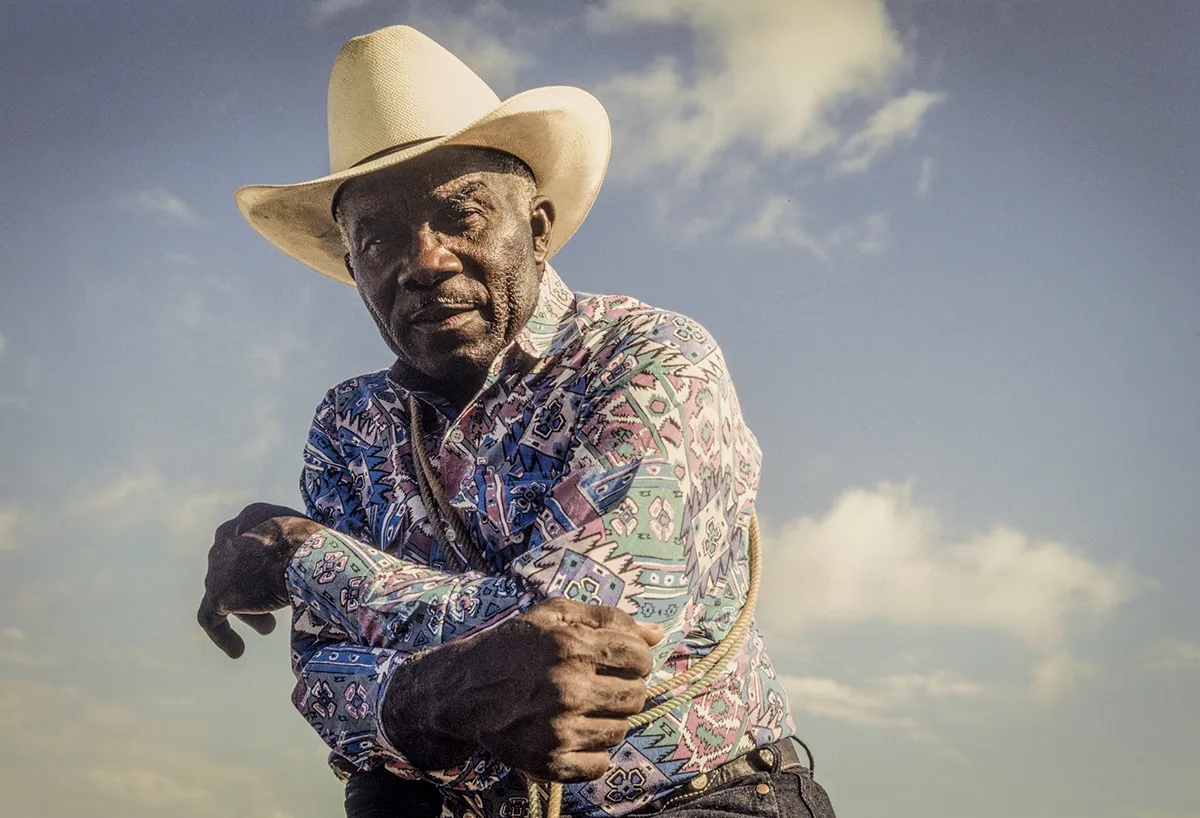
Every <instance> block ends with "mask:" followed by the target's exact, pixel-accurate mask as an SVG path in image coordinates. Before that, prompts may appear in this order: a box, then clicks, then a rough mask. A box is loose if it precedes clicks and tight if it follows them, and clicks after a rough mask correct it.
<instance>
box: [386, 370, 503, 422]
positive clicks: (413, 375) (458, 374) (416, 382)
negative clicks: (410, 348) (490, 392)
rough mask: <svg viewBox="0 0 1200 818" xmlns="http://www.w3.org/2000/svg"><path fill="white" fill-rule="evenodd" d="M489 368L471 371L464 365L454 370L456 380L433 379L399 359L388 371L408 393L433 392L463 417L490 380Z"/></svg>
mask: <svg viewBox="0 0 1200 818" xmlns="http://www.w3.org/2000/svg"><path fill="white" fill-rule="evenodd" d="M487 373H488V370H487V367H472V366H469V365H466V364H462V365H460V366H458V367H455V372H454V377H453V378H434V377H431V376H430V375H427V374H425V373H424V372H421V371H420V370H418V369H416V368H415V367H412V366H410V365H409V364H407V363H406V362H405V361H404V360H403V359H401V358H397V359H396V362H395V363H394V364H392V366H391V369H390V370H388V375H389V376H390V377H391V378H392V380H394V381H395V382H396V383H398V384H401V385H402V386H404V387H405V388H406V389H413V390H416V391H418V392H431V393H433V394H434V395H437V396H438V397H440V398H442V399H443V400H445V401H446V402H447V403H448V404H450V405H451V406H452V407H453V408H454V411H455V412H457V413H458V414H461V413H462V411H463V409H465V408H466V407H467V404H468V403H470V402H471V399H472V398H474V397H475V396H476V395H477V394H478V393H479V390H480V389H482V388H483V384H484V382H485V381H486V380H487Z"/></svg>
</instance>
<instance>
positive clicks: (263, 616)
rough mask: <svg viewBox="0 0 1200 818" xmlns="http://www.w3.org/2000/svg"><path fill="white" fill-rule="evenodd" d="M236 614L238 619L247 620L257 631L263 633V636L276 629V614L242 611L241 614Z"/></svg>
mask: <svg viewBox="0 0 1200 818" xmlns="http://www.w3.org/2000/svg"><path fill="white" fill-rule="evenodd" d="M234 616H236V617H237V618H238V619H240V620H242V621H243V622H245V623H246V624H247V625H249V626H250V627H252V628H254V630H255V631H257V632H258V633H260V634H262V635H263V636H266V635H267V634H269V633H271V632H272V631H274V630H275V615H274V614H269V613H257V614H249V613H240V614H234Z"/></svg>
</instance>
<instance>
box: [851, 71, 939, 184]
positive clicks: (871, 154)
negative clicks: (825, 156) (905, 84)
mask: <svg viewBox="0 0 1200 818" xmlns="http://www.w3.org/2000/svg"><path fill="white" fill-rule="evenodd" d="M945 100H946V97H945V96H944V95H942V94H935V93H933V92H931V91H909V92H908V93H907V94H905V95H904V96H901V97H897V98H895V99H892V100H889V101H888V103H887V104H886V105H884V106H883V107H882V108H880V109H879V110H878V111H876V112H875V113H874V114H873V115H872V116H871V118H870V119H869V120H867V124H866V125H865V126H864V127H863V128H862V130H860V131H859V132H858V133H856V134H854V135H853V136H852V137H850V139H849V140H847V141H846V142H845V144H843V145H842V146H841V147H840V148H839V149H838V154H839V155H840V159H839V160H838V164H837V169H838V170H839V171H841V172H842V173H862V172H863V171H865V170H867V169H868V168H869V167H871V163H872V162H874V161H875V158H876V157H877V156H879V155H880V154H881V153H883V152H884V151H885V150H887V149H888V148H890V147H891V146H892V145H894V144H895V143H896V142H898V141H899V140H901V139H912V138H913V137H914V136H916V135H917V132H918V131H919V130H920V129H921V123H922V122H924V120H925V115H926V114H927V113H928V112H929V109H930V108H932V107H933V106H935V105H938V104H940V103H942V102H944V101H945Z"/></svg>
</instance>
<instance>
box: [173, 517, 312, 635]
mask: <svg viewBox="0 0 1200 818" xmlns="http://www.w3.org/2000/svg"><path fill="white" fill-rule="evenodd" d="M320 529H321V525H320V524H319V523H316V522H313V521H312V520H310V519H308V518H307V517H305V516H304V515H302V514H301V513H300V512H298V511H293V510H292V509H290V508H287V507H285V506H275V505H271V504H269V503H253V504H251V505H248V506H246V507H245V508H244V509H242V512H241V513H240V514H238V516H236V517H234V518H233V519H232V520H227V521H226V522H224V523H222V524H221V525H220V526H219V527H218V528H217V533H216V536H215V537H214V538H213V546H212V548H211V549H209V552H208V574H207V575H206V576H205V577H204V598H203V599H201V600H200V610H199V611H198V612H197V613H196V619H197V621H198V622H199V623H200V627H202V628H204V631H205V632H206V633H207V634H208V637H209V639H212V640H213V642H215V643H216V645H217V647H219V648H220V649H221V650H223V651H225V653H226V654H228V655H229V657H230V658H232V659H236V658H238V657H239V656H241V655H242V652H243V651H244V650H245V649H246V644H245V642H243V641H242V637H240V636H238V635H237V633H236V632H235V631H234V630H233V628H232V627H231V626H230V624H229V615H230V614H233V615H235V616H237V617H238V618H239V619H241V620H242V621H243V622H245V623H246V624H247V625H249V626H250V627H252V628H254V630H256V631H258V632H259V633H261V634H264V635H265V634H268V633H270V632H271V631H273V630H274V629H275V617H274V616H272V615H271V613H270V612H271V611H275V610H278V609H280V608H286V607H287V605H288V597H287V587H286V585H285V583H284V572H285V570H286V569H287V565H288V562H289V561H290V560H291V558H292V555H294V554H295V553H296V551H297V549H299V548H300V546H301V545H303V544H304V541H305V540H307V539H308V538H309V537H310V536H312V534H313V533H315V532H316V531H319V530H320Z"/></svg>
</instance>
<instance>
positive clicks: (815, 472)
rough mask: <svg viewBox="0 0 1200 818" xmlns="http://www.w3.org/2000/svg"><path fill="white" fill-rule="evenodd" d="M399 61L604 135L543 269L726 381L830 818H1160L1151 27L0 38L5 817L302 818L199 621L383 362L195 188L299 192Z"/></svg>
mask: <svg viewBox="0 0 1200 818" xmlns="http://www.w3.org/2000/svg"><path fill="white" fill-rule="evenodd" d="M394 23H407V24H410V25H414V26H416V27H417V28H419V29H421V30H422V31H424V32H426V33H427V34H429V35H430V36H433V37H434V38H435V39H437V40H438V41H439V42H442V43H443V44H444V45H446V46H447V47H448V48H450V49H451V50H452V51H454V52H455V53H456V54H458V55H459V56H460V57H461V58H462V59H463V60H464V61H465V62H466V63H467V64H468V65H470V66H471V67H472V68H474V69H475V70H476V71H477V72H478V73H479V74H480V75H481V76H482V77H483V78H484V79H485V80H487V81H488V82H489V83H490V84H491V85H492V86H493V88H495V89H496V91H497V93H499V94H500V96H501V97H505V96H508V95H511V94H513V93H516V92H517V91H520V90H524V89H527V88H532V87H537V86H542V85H576V86H580V87H582V88H585V89H587V90H589V91H590V92H591V93H593V94H595V95H596V96H597V97H598V98H599V99H600V100H601V102H602V103H603V104H604V105H605V107H606V108H607V110H608V112H609V115H610V117H611V119H612V122H613V133H614V142H613V158H612V164H611V167H610V169H609V174H608V177H607V179H606V182H605V185H604V187H603V189H602V190H601V192H600V196H599V199H598V200H597V202H596V205H595V207H594V209H593V210H592V212H591V214H590V215H589V217H588V219H587V221H586V222H585V224H584V225H583V227H582V229H581V230H580V232H579V233H578V234H577V235H576V236H575V237H574V238H572V240H571V241H570V242H569V244H568V245H567V246H566V247H565V248H564V249H563V251H562V252H561V253H560V254H558V255H557V256H556V257H555V262H554V265H555V268H556V269H557V270H558V272H559V273H560V274H561V275H562V276H563V278H564V279H565V280H566V281H567V282H568V283H569V284H571V286H573V287H574V288H575V289H577V290H579V291H583V292H617V293H628V294H631V295H635V296H637V297H639V298H642V299H643V300H645V301H647V302H649V303H651V304H654V305H656V306H660V307H665V308H669V309H673V310H677V311H679V312H682V313H685V314H688V315H690V316H692V317H694V318H696V319H698V320H699V321H701V322H702V323H703V324H704V325H705V326H706V327H707V328H708V329H709V330H710V332H711V333H712V334H713V335H714V336H715V337H716V338H717V339H718V340H719V342H720V343H721V345H722V347H723V349H724V350H725V354H726V357H727V359H728V362H729V365H730V368H731V371H732V373H733V376H734V380H735V383H736V384H737V388H738V394H739V398H740V401H741V404H742V407H743V409H744V411H745V414H746V417H747V420H748V422H749V424H750V426H751V428H752V429H753V431H754V432H755V434H756V435H757V437H758V439H759V442H760V444H761V445H762V448H763V449H764V452H765V463H764V473H763V481H762V488H761V491H760V494H759V500H758V510H759V513H760V516H761V518H762V520H763V524H764V534H765V537H764V539H765V543H764V544H765V560H766V565H767V576H766V580H765V585H764V590H763V598H762V600H761V602H760V605H761V609H760V612H759V616H758V621H759V624H760V627H761V629H762V630H763V631H764V633H765V636H766V640H767V646H768V649H769V651H770V653H771V656H772V658H773V661H774V663H775V665H776V667H777V669H778V671H779V672H780V673H781V674H782V675H783V676H784V678H785V681H786V685H787V688H788V690H789V693H790V697H791V701H792V708H793V711H794V715H795V720H796V725H797V729H798V732H799V734H800V735H801V736H802V737H803V738H805V739H806V740H807V741H808V742H809V744H810V746H811V747H812V748H813V751H814V753H815V756H816V762H817V769H816V772H817V778H818V780H820V781H822V782H823V783H824V784H825V786H826V787H827V789H828V790H829V791H830V793H831V795H832V797H833V801H834V804H835V806H836V808H837V810H838V814H839V815H840V816H842V818H856V816H882V815H887V816H890V818H938V817H939V816H944V817H945V818H951V817H952V816H953V817H954V818H957V816H962V815H969V816H973V818H1001V816H1005V817H1006V816H1008V815H1011V814H1012V812H1013V811H1014V810H1015V809H1019V810H1020V812H1021V813H1022V814H1024V815H1026V816H1030V818H1043V817H1044V818H1073V816H1081V817H1082V816H1088V818H1200V775H1197V774H1196V771H1197V770H1198V769H1200V746H1198V745H1197V740H1196V738H1195V737H1196V736H1197V735H1200V703H1198V701H1197V696H1196V693H1197V691H1198V690H1200V595H1197V594H1196V593H1195V588H1196V585H1197V580H1198V579H1200V549H1197V547H1196V546H1197V541H1196V532H1197V531H1198V530H1200V503H1198V500H1200V434H1198V432H1200V428H1198V425H1200V424H1198V419H1200V230H1197V224H1198V223H1200V193H1198V191H1200V133H1198V131H1200V106H1198V105H1197V104H1196V103H1197V96H1196V95H1197V90H1196V89H1197V88H1200V35H1198V34H1197V32H1200V4H1196V3H1193V2H1190V0H1175V2H1165V0H1140V2H1137V3H1134V2H1115V0H1113V1H1106V0H1090V1H1089V2H1083V0H1074V1H1072V0H1064V2H1057V3H1046V2H1043V1H1042V0H1011V1H1009V0H994V1H992V0H958V2H949V0H943V1H941V2H939V0H897V2H886V3H885V2H882V0H786V1H785V0H738V2H733V1H732V0H594V2H584V0H521V1H520V2H518V0H504V1H503V2H501V0H443V2H436V3H435V2H431V1H429V0H427V1H426V2H420V0H409V1H408V2H405V1H404V0H291V1H290V2H282V0H261V1H260V2H255V3H245V2H236V0H211V1H210V2H205V3H195V2H190V3H179V2H166V1H165V0H154V2H150V1H149V0H147V1H146V2H132V1H129V0H108V2H103V3H101V2H98V1H97V2H86V1H85V0H77V1H76V2H61V1H60V2H54V1H53V0H46V2H41V3H22V2H14V1H13V0H0V73H2V75H3V76H4V77H5V82H4V83H0V111H2V112H3V116H0V145H3V152H2V153H0V183H2V184H3V187H4V190H5V193H6V195H5V196H4V197H3V199H2V200H0V441H2V444H3V445H2V448H0V458H2V462H3V465H4V468H3V469H0V724H3V725H4V727H3V729H0V815H2V816H6V817H7V816H12V818H109V817H110V816H111V817H115V816H122V817H123V818H124V817H125V816H133V817H136V816H180V818H193V816H195V817H199V816H215V815H221V816H230V817H231V818H238V816H255V818H259V817H261V818H316V816H330V815H336V814H339V813H338V810H339V809H340V803H341V793H340V790H339V787H338V785H337V783H336V781H335V779H334V778H333V776H332V774H331V773H329V771H328V769H327V768H326V766H325V760H324V758H325V752H324V745H323V744H322V743H321V742H320V740H319V739H318V738H317V737H316V736H315V735H314V734H312V732H311V730H310V728H308V727H307V726H306V725H305V724H304V723H303V722H302V720H301V719H300V718H299V717H298V716H297V715H296V714H295V713H294V712H293V711H292V710H291V707H290V705H289V703H288V694H289V692H290V689H291V674H290V671H289V669H288V656H287V653H288V651H287V640H286V635H285V634H284V633H283V632H279V633H276V634H274V635H272V636H271V637H267V638H259V637H254V638H253V639H252V640H251V641H250V644H249V646H248V650H247V655H246V656H245V657H244V658H242V659H240V660H238V661H236V662H233V661H230V660H229V659H227V658H226V657H225V656H224V655H223V654H221V653H220V651H218V650H217V649H216V648H215V647H213V646H212V645H211V644H209V643H208V642H207V640H206V637H205V636H204V635H203V633H202V632H201V631H200V630H199V628H198V627H197V626H196V625H195V619H194V616H195V609H196V605H197V603H198V601H199V597H200V593H201V589H202V582H203V574H204V564H205V555H206V553H207V549H208V546H209V545H210V544H211V541H212V531H213V529H214V528H215V527H216V526H217V524H219V523H220V522H221V521H223V520H225V519H227V518H228V517H230V516H233V515H234V514H235V513H236V512H237V511H238V510H239V509H240V508H241V507H242V506H243V505H244V504H246V503H248V502H251V501H256V500H265V501H271V502H278V503H283V504H289V505H294V504H296V503H298V500H299V497H298V489H297V480H298V476H299V470H300V465H301V459H300V453H301V449H302V447H303V443H304V440H305V436H306V433H307V429H308V424H309V422H310V420H311V417H312V411H313V409H314V408H315V407H316V405H317V403H318V402H319V401H320V399H321V397H322V396H323V395H324V393H325V390H326V389H327V388H328V387H329V386H331V385H332V384H334V383H336V382H338V381H340V380H343V379H345V378H348V377H351V376H353V375H356V374H359V373H363V372H370V371H374V370H378V369H380V368H383V367H384V366H386V365H387V364H388V363H389V360H388V355H387V352H386V349H385V348H384V346H383V344H382V342H381V341H380V340H379V339H378V337H377V335H376V334H375V331H374V328H373V326H372V324H371V322H370V321H369V319H368V318H367V316H366V314H365V311H364V310H363V308H362V305H361V302H360V301H359V300H358V297H357V294H356V293H355V292H354V291H353V290H352V289H351V288H348V287H345V286H343V285H340V284H337V283H335V282H333V281H330V280H328V279H324V278H322V277H321V276H319V275H317V274H316V273H313V272H312V271H309V270H307V269H306V268H304V267H302V266H300V265H299V264H297V263H295V262H293V261H291V260H290V259H288V258H287V257H285V256H284V255H282V254H281V253H279V252H278V251H276V250H274V249H273V248H272V247H270V246H269V245H268V244H267V243H266V242H264V241H263V240H262V239H260V238H259V237H258V236H257V235H256V234H255V233H254V232H253V231H252V230H251V229H250V228H249V227H248V226H247V225H246V224H245V223H243V222H242V221H241V219H240V217H239V216H238V214H237V212H236V210H235V209H234V206H233V199H232V192H233V190H234V189H235V188H236V187H237V186H239V185H242V184H249V183H287V182H298V181H303V180H307V179H311V178H316V177H319V176H321V175H324V174H325V173H326V172H327V170H328V164H327V148H326V131H325V127H326V125H325V109H324V106H325V93H326V84H327V81H328V72H329V68H330V66H331V64H332V61H333V58H334V56H335V55H336V53H337V50H338V48H339V47H340V45H341V43H342V42H344V41H345V40H346V39H349V38H350V37H352V36H355V35H358V34H362V33H365V32H368V31H371V30H374V29H376V28H380V27H382V26H385V25H390V24H394Z"/></svg>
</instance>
